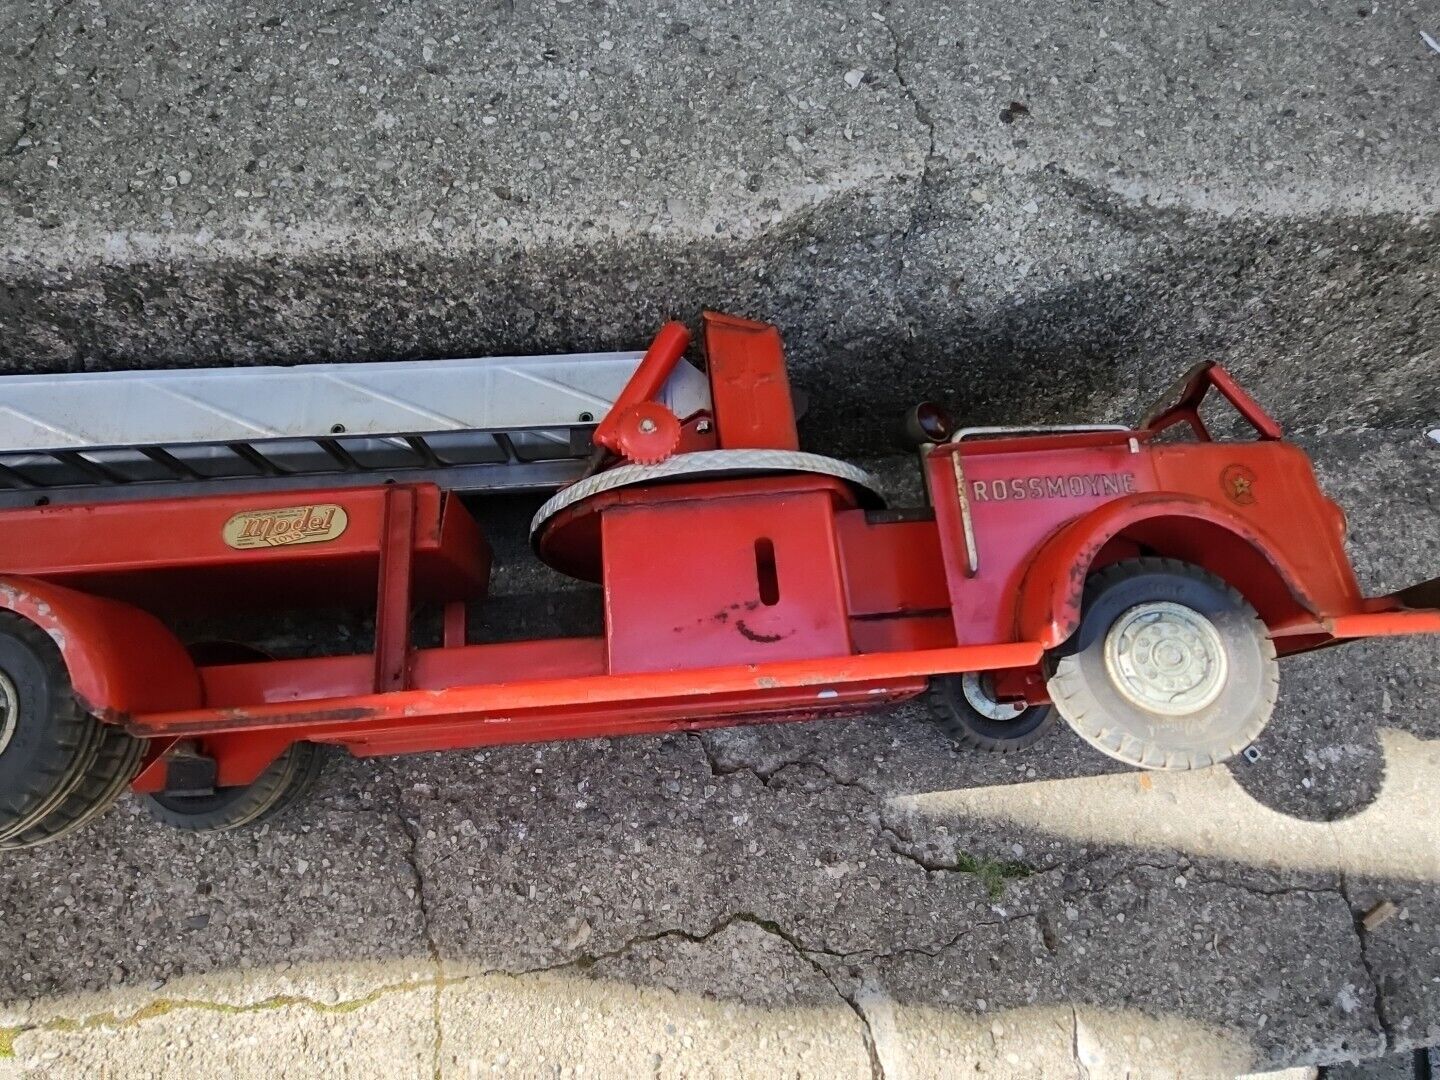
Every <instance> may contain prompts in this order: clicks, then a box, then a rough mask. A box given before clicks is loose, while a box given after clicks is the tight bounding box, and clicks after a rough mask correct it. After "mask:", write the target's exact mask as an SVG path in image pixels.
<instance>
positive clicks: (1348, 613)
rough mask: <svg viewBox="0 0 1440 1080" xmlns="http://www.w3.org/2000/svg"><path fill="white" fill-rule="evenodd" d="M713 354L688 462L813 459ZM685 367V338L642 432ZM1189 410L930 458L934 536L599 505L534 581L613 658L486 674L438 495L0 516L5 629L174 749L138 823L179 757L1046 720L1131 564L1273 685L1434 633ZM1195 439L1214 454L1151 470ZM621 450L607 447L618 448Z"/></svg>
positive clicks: (770, 344)
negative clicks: (307, 631) (197, 653)
mask: <svg viewBox="0 0 1440 1080" xmlns="http://www.w3.org/2000/svg"><path fill="white" fill-rule="evenodd" d="M704 341H705V349H706V354H707V360H708V371H709V375H710V380H711V389H712V401H713V414H711V415H709V416H699V417H684V418H676V420H677V422H680V423H682V424H683V428H684V432H685V434H684V441H683V442H682V443H681V447H680V448H681V450H682V451H686V452H688V451H693V450H707V449H721V450H736V449H757V448H758V449H766V450H776V451H788V450H794V449H796V446H797V443H796V437H795V420H794V413H793V408H792V407H791V403H790V392H789V384H788V381H787V378H786V374H785V367H784V357H783V352H782V349H781V345H780V339H779V335H778V333H777V332H776V330H775V329H774V328H773V327H770V326H766V325H764V324H760V323H752V322H748V321H745V320H741V319H734V318H730V317H727V316H719V315H707V316H706V319H705V337H704ZM683 344H684V341H683V335H682V333H681V331H680V330H678V329H675V328H673V327H672V328H668V329H667V331H666V332H665V334H664V335H662V338H661V339H659V340H658V341H657V346H656V347H655V348H653V349H652V351H651V353H650V354H648V355H647V358H646V361H645V362H644V363H642V365H641V367H640V369H639V370H637V373H636V381H635V383H634V386H635V388H636V389H635V393H633V394H632V393H628V392H627V394H626V395H622V399H623V401H624V402H625V407H626V409H627V410H633V409H634V408H635V407H636V406H638V405H641V404H645V402H646V400H647V399H648V398H649V397H651V396H652V395H653V392H654V391H655V390H656V389H657V388H658V387H659V386H661V385H662V384H663V382H664V377H665V375H666V374H667V373H668V371H669V370H670V368H671V367H673V365H674V363H675V362H677V361H678V359H679V354H680V350H681V349H682V348H683ZM1212 389H1215V390H1218V391H1219V392H1220V393H1221V394H1222V395H1223V396H1224V397H1226V398H1227V399H1228V400H1229V401H1230V402H1231V404H1232V405H1233V406H1234V407H1235V408H1236V409H1237V410H1239V412H1240V413H1241V415H1242V416H1243V417H1244V418H1245V419H1246V420H1247V421H1248V422H1249V423H1250V424H1251V425H1252V426H1253V427H1254V428H1255V431H1256V433H1257V435H1258V436H1259V438H1258V441H1254V442H1239V443H1228V442H1227V443H1217V442H1213V441H1211V439H1210V434H1209V431H1208V430H1207V429H1206V428H1205V426H1204V424H1203V422H1202V421H1201V420H1200V413H1199V408H1200V403H1201V401H1202V400H1203V399H1204V398H1205V396H1206V394H1207V393H1208V392H1209V391H1210V390H1212ZM1173 398H1174V400H1173V401H1172V402H1170V403H1168V404H1167V405H1165V406H1162V407H1161V408H1159V409H1158V410H1156V411H1155V412H1154V413H1153V414H1152V417H1151V418H1150V419H1149V420H1147V422H1145V423H1144V424H1142V425H1141V426H1140V427H1138V428H1135V429H1130V430H1079V429H1070V430H1065V429H1059V430H1053V431H1048V432H1033V431H1012V432H1000V433H998V434H995V433H990V432H980V433H977V434H982V435H986V436H987V437H982V438H969V437H961V438H957V439H955V440H952V441H949V442H945V443H942V444H940V445H936V446H932V447H930V448H928V449H927V450H926V451H925V452H924V454H923V466H924V469H925V471H926V477H927V481H928V489H929V492H930V497H931V502H932V504H933V505H932V507H929V508H922V509H920V510H918V511H913V512H886V513H876V512H873V511H871V510H867V509H865V508H864V507H863V506H862V505H861V503H860V501H859V499H858V497H857V495H856V493H855V492H854V491H853V490H852V489H851V488H850V487H849V486H848V485H847V484H846V483H845V482H843V481H841V480H837V479H833V478H830V477H825V476H818V475H812V474H788V475H767V476H723V477H717V478H712V479H692V480H689V481H687V482H679V483H670V484H665V485H650V486H640V487H631V488H623V489H617V490H614V491H610V492H607V493H605V494H603V495H597V496H593V497H591V498H589V499H586V500H585V501H583V502H581V503H577V504H575V505H574V506H571V507H570V508H568V509H566V510H564V511H562V512H561V513H560V514H558V515H557V516H556V517H555V518H553V519H552V520H551V521H550V522H548V523H547V525H546V532H545V534H544V536H543V537H542V538H541V539H542V542H541V544H540V549H541V551H542V553H545V552H547V551H548V552H550V553H552V554H555V553H565V552H568V553H569V554H570V555H572V556H574V559H575V561H576V562H577V563H585V564H587V565H594V566H596V567H598V568H599V575H598V576H599V580H600V583H601V587H602V589H603V593H604V601H605V614H606V621H605V632H604V634H603V635H602V636H599V637H586V638H569V639H553V640H538V641H522V642H506V643H497V644H476V645H472V644H468V643H467V641H466V629H467V628H466V605H467V603H474V602H477V601H480V600H481V598H482V597H483V596H484V593H485V589H486V585H487V582H488V576H489V552H488V547H487V545H486V542H485V540H484V537H483V535H482V533H481V530H480V527H479V525H477V523H476V522H475V521H474V520H473V519H472V518H471V516H470V514H469V512H468V511H467V510H466V509H465V508H464V507H463V506H462V505H461V504H460V503H459V501H458V500H457V499H454V498H453V497H451V496H450V495H448V494H447V493H445V492H443V491H440V490H439V489H438V488H436V487H434V486H433V485H404V484H395V485H386V486H378V487H375V488H351V489H345V490H317V491H313V492H306V493H303V494H296V493H294V492H286V493H285V494H284V495H283V496H273V495H266V494H263V493H262V494H259V495H256V494H248V495H225V496H210V497H190V498H184V499H155V500H150V501H136V502H119V503H107V504H104V505H94V506H83V505H67V506H53V507H50V506H45V507H36V508H33V509H27V510H12V511H6V512H4V513H3V514H0V568H3V569H4V572H5V575H6V576H5V577H3V578H0V608H7V609H10V610H13V611H16V612H18V613H19V614H21V615H23V616H25V617H27V618H29V619H31V620H32V621H34V622H36V623H38V624H39V625H41V626H42V627H43V628H44V629H46V630H47V631H49V632H50V634H51V635H52V637H53V638H54V639H55V640H56V642H57V643H58V644H59V645H60V648H61V651H62V653H63V655H64V658H65V661H66V664H67V666H68V668H69V670H70V674H71V680H72V683H73V684H74V687H75V690H76V693H77V695H78V696H79V697H80V698H81V699H82V700H83V701H84V702H85V703H86V705H87V706H88V707H89V708H90V709H91V710H92V711H93V712H94V713H95V714H96V715H98V716H100V717H101V718H102V719H104V720H107V721H109V722H112V723H116V724H120V725H123V726H124V727H125V728H126V729H127V730H129V731H130V732H132V733H134V734H136V735H139V736H143V737H146V738H148V739H151V740H153V745H152V752H151V754H150V759H149V760H150V764H149V765H148V767H147V768H146V769H145V770H144V771H143V772H142V773H141V775H140V776H139V778H138V779H137V780H136V782H135V785H134V786H135V788H136V789H137V790H141V791H159V790H162V789H164V787H165V784H166V758H165V754H166V752H167V751H168V750H169V749H170V748H171V747H172V746H174V745H175V744H176V743H177V742H179V741H181V740H184V741H186V742H187V743H190V744H192V745H198V747H199V749H200V750H201V751H202V752H203V753H205V754H206V755H208V756H210V757H212V758H213V759H214V760H215V761H216V767H217V783H218V784H219V785H221V786H231V785H239V784H244V783H247V782H248V781H250V780H251V779H253V778H254V777H255V776H257V775H258V774H259V773H260V771H261V770H263V769H264V767H265V766H266V765H267V764H268V763H269V762H270V761H272V760H274V758H275V756H276V755H277V754H278V753H280V752H281V751H282V750H283V749H284V748H285V747H286V746H287V745H289V744H290V743H292V742H295V741H299V740H308V741H315V742H322V743H331V744H338V745H343V746H346V747H347V748H349V749H350V750H351V751H352V752H354V753H357V754H365V755H368V754H382V753H399V752H409V751H418V750H438V749H451V748H460V747H472V746H479V745H490V744H498V743H511V742H521V741H540V740H548V739H573V738H590V737H596V736H608V735H620V734H633V733H643V732H660V731H670V730H676V729H680V728H696V727H704V726H711V725H718V724H726V723H734V722H738V721H739V720H740V719H741V718H745V719H765V718H771V719H782V718H783V719H790V718H799V717H806V716H815V715H822V714H829V713H834V712H842V711H846V710H854V709H859V708H863V707H865V706H868V705H873V704H878V703H881V702H888V701H896V700H900V699H904V698H907V697H911V696H914V695H916V694H918V693H920V692H921V691H922V690H923V689H924V688H925V686H926V685H927V682H928V680H929V678H930V677H931V676H935V675H942V674H950V673H958V672H966V671H981V672H988V673H992V674H993V675H994V676H995V686H996V689H997V692H999V693H1001V694H1002V696H1008V697H1010V698H1011V699H1013V700H1024V701H1026V702H1029V703H1039V702H1042V701H1044V700H1046V697H1045V686H1044V679H1043V677H1040V667H1041V662H1042V657H1043V655H1044V653H1045V652H1046V650H1048V649H1051V648H1054V647H1055V646H1057V645H1059V644H1060V643H1062V642H1063V641H1064V640H1065V639H1066V638H1067V637H1068V636H1069V634H1070V633H1071V632H1072V631H1073V630H1074V628H1075V626H1076V625H1077V623H1078V619H1079V616H1080V600H1081V590H1082V588H1083V585H1084V581H1085V578H1086V575H1087V574H1088V573H1089V572H1091V571H1092V570H1093V569H1095V568H1097V567H1099V566H1103V565H1105V564H1106V563H1107V562H1110V561H1113V560H1116V559H1124V558H1129V557H1132V556H1134V555H1136V554H1140V553H1159V554H1164V555H1168V556H1171V557H1174V558H1179V559H1183V560H1185V561H1188V562H1193V563H1196V564H1198V565H1200V566H1203V567H1206V568H1207V569H1210V570H1212V571H1213V572H1214V573H1216V574H1218V575H1220V576H1221V577H1223V578H1225V579H1226V580H1228V581H1230V582H1231V584H1233V585H1235V587H1236V588H1238V589H1239V590H1240V591H1241V592H1242V594H1244V595H1245V596H1246V597H1247V599H1249V600H1250V601H1251V603H1252V604H1253V605H1254V606H1255V607H1256V609H1257V610H1258V611H1259V613H1260V615H1261V617H1262V618H1263V619H1264V620H1265V622H1266V624H1267V626H1268V627H1269V629H1270V632H1271V635H1272V637H1273V639H1274V640H1275V643H1276V646H1277V649H1278V650H1279V651H1280V652H1282V653H1291V652H1299V651H1303V650H1306V649H1313V648H1317V647H1321V646H1324V645H1329V644H1333V643H1335V642H1338V641H1341V640H1345V639H1348V638H1353V637H1366V636H1375V635H1384V634H1400V633H1420V632H1440V611H1437V610H1436V605H1437V602H1440V595H1437V593H1440V589H1437V586H1436V583H1435V582H1430V583H1427V584H1425V585H1421V586H1417V587H1415V588H1414V589H1411V590H1406V591H1404V592H1401V593H1397V594H1394V595H1391V596H1386V597H1377V598H1366V597H1364V596H1363V595H1362V594H1361V592H1360V590H1359V587H1358V585H1357V583H1356V581H1355V577H1354V574H1353V571H1352V570H1351V567H1350V564H1349V562H1348V560H1347V558H1346V556H1345V552H1344V542H1343V534H1344V515H1343V513H1342V512H1341V511H1340V509H1339V507H1338V506H1336V505H1335V504H1334V503H1333V502H1331V501H1330V500H1329V499H1327V498H1326V497H1325V496H1324V495H1323V493H1322V492H1321V491H1320V489H1319V487H1318V485H1317V483H1316V481H1315V478H1314V476H1313V473H1312V472H1311V469H1310V465H1309V462H1308V460H1307V459H1306V458H1305V456H1304V454H1303V453H1302V452H1301V451H1300V450H1298V449H1297V448H1295V447H1294V446H1291V445H1289V444H1287V443H1285V442H1284V441H1283V440H1282V439H1281V433H1280V429H1279V427H1278V425H1276V424H1275V422H1274V421H1273V420H1272V419H1270V418H1269V417H1268V416H1267V415H1266V414H1265V413H1264V411H1263V410H1262V409H1260V407H1259V406H1258V405H1257V404H1255V402H1254V401H1253V400H1252V399H1251V398H1250V397H1249V396H1248V395H1246V394H1245V393H1244V391H1243V390H1241V389H1240V388H1239V387H1238V386H1237V385H1236V384H1235V383H1234V381H1233V379H1231V378H1230V377H1229V376H1228V375H1227V374H1226V373H1225V372H1224V371H1223V370H1222V369H1220V368H1218V367H1215V366H1213V365H1202V366H1201V367H1199V368H1197V369H1195V370H1194V371H1192V372H1191V373H1189V374H1188V375H1187V376H1186V378H1185V379H1184V380H1182V382H1181V383H1180V384H1178V386H1177V389H1176V391H1175V394H1174V395H1173ZM644 415H646V416H648V415H652V414H651V413H646V414H644ZM1182 422H1183V423H1187V424H1189V426H1190V427H1191V429H1192V431H1193V432H1194V434H1195V436H1196V439H1197V440H1198V441H1193V442H1184V443H1172V442H1167V441H1163V440H1160V439H1159V438H1158V436H1159V435H1160V434H1161V433H1162V432H1164V431H1166V430H1167V429H1168V428H1170V427H1172V426H1173V425H1175V424H1179V423H1182ZM601 426H602V429H604V433H605V435H606V438H605V439H604V440H602V443H601V445H602V447H604V446H610V447H611V448H612V449H613V448H614V447H616V446H621V445H624V440H622V439H621V438H620V436H619V434H618V433H617V432H616V431H614V430H612V429H613V428H614V426H613V425H612V426H611V427H608V428H607V427H606V426H605V425H604V424H602V425H601ZM612 434H613V435H614V436H615V437H614V438H611V435H612ZM963 434H964V433H962V435H963ZM341 603H345V604H351V605H357V606H358V605H364V606H373V609H374V611H375V613H376V631H375V645H374V648H373V650H372V651H371V652H368V653H360V654H353V655H343V656H326V657H313V658H302V659H285V660H263V659H262V660H257V661H254V662H246V663H233V662H232V663H221V664H216V663H200V664H197V663H195V662H194V661H193V660H192V659H191V657H190V655H189V654H188V653H187V651H186V649H185V648H183V647H182V645H181V643H180V641H179V640H178V639H177V638H176V636H175V635H174V634H173V633H172V631H171V630H170V629H169V628H168V626H167V624H166V622H165V621H164V620H165V619H167V618H169V617H171V616H173V615H177V614H184V613H186V612H193V611H197V610H199V611H210V612H215V611H230V610H238V609H241V608H246V607H248V608H252V609H257V608H258V609H259V610H261V611H266V610H271V609H278V608H281V607H304V606H320V605H332V606H333V605H336V604H341ZM421 604H429V605H436V606H439V607H441V608H442V610H443V613H444V616H443V619H442V627H443V631H442V643H441V644H440V645H439V646H438V647H427V648H416V647H415V646H414V643H413V641H412V637H411V635H412V625H413V621H412V616H413V612H414V609H415V608H416V607H417V606H418V605H421Z"/></svg>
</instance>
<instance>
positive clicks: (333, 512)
mask: <svg viewBox="0 0 1440 1080" xmlns="http://www.w3.org/2000/svg"><path fill="white" fill-rule="evenodd" d="M348 524H350V519H349V517H348V516H347V515H346V513H345V508H344V507H343V506H337V505H336V504H335V503H311V504H310V505H308V506H282V507H281V508H280V509H278V510H246V511H244V512H243V513H239V514H236V515H235V516H234V517H232V518H231V519H230V520H229V521H227V522H225V527H224V529H223V530H222V532H221V535H222V536H224V538H225V543H227V544H229V545H230V546H231V547H232V548H235V549H237V550H239V551H246V550H248V549H250V548H271V547H284V546H286V545H289V544H323V543H324V542H325V541H327V540H334V539H335V538H336V537H338V536H339V535H340V534H341V533H343V532H344V531H345V526H347V525H348Z"/></svg>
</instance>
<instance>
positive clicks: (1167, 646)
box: [1105, 601, 1229, 716]
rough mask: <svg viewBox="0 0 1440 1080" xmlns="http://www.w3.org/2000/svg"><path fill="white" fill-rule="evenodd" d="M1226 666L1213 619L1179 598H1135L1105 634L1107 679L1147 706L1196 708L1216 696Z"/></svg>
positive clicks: (1179, 711)
mask: <svg viewBox="0 0 1440 1080" xmlns="http://www.w3.org/2000/svg"><path fill="white" fill-rule="evenodd" d="M1228 668H1229V664H1228V661H1227V660H1226V658H1225V644H1224V642H1223V641H1221V639H1220V632H1219V631H1218V630H1216V629H1215V624H1214V623H1212V622H1211V621H1210V620H1209V619H1207V618H1206V617H1205V616H1204V615H1201V614H1200V613H1199V612H1198V611H1196V610H1195V609H1194V608H1188V607H1185V606H1184V605H1183V604H1172V603H1169V602H1165V601H1155V602H1152V603H1148V604H1137V605H1136V606H1135V607H1132V608H1130V609H1129V610H1128V611H1126V612H1124V613H1123V614H1122V615H1121V616H1120V617H1119V618H1118V619H1116V620H1115V622H1114V624H1113V625H1112V626H1111V627H1110V631H1109V633H1107V634H1106V635H1105V669H1106V671H1107V672H1108V673H1109V675H1110V681H1111V682H1112V683H1113V684H1114V685H1115V689H1116V690H1118V691H1119V692H1120V694H1121V695H1122V696H1123V697H1125V698H1126V699H1127V700H1128V701H1130V702H1131V703H1132V704H1134V705H1138V706H1139V707H1140V708H1142V709H1148V710H1149V711H1150V712H1156V713H1161V714H1163V715H1165V716H1188V715H1190V714H1191V713H1195V712H1199V711H1200V710H1201V709H1203V708H1205V707H1206V706H1207V705H1210V704H1212V703H1213V702H1214V701H1215V699H1216V698H1218V697H1219V696H1220V691H1221V690H1223V689H1224V687H1225V676H1226V674H1227V672H1228Z"/></svg>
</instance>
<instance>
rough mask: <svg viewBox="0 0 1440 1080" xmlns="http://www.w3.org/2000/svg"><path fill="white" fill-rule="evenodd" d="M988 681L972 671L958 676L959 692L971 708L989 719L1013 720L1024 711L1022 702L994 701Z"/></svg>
mask: <svg viewBox="0 0 1440 1080" xmlns="http://www.w3.org/2000/svg"><path fill="white" fill-rule="evenodd" d="M988 682H989V680H987V679H986V678H985V677H984V676H983V675H980V674H978V673H976V672H973V671H972V672H968V673H967V674H964V675H961V676H960V692H961V693H962V694H964V695H965V700H966V701H967V702H969V703H970V707H971V708H972V709H974V710H975V711H976V712H978V713H979V714H980V715H981V716H987V717H989V718H990V719H991V720H1014V719H1016V718H1017V717H1018V716H1019V715H1020V714H1021V713H1023V712H1024V711H1025V704H1024V702H1014V701H996V700H995V697H994V695H993V694H991V692H990V687H989V685H988Z"/></svg>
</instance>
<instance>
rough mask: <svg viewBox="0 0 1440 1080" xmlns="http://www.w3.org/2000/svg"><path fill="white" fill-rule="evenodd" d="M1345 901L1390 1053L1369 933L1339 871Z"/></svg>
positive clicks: (1382, 995) (1390, 1034)
mask: <svg viewBox="0 0 1440 1080" xmlns="http://www.w3.org/2000/svg"><path fill="white" fill-rule="evenodd" d="M1336 891H1337V892H1338V893H1339V894H1340V897H1341V898H1342V899H1343V900H1344V901H1345V906H1346V908H1347V909H1348V910H1349V912H1350V919H1351V923H1352V925H1353V926H1354V928H1355V938H1356V940H1357V941H1358V942H1359V943H1360V963H1361V964H1362V965H1363V966H1364V968H1365V974H1366V975H1367V976H1368V977H1369V979H1370V986H1371V988H1372V991H1373V993H1372V998H1371V1001H1372V1008H1373V1009H1374V1010H1375V1021H1376V1023H1378V1024H1379V1025H1380V1034H1381V1035H1383V1036H1384V1038H1385V1052H1386V1053H1390V1052H1392V1051H1393V1050H1394V1049H1395V1041H1396V1040H1395V1031H1394V1029H1393V1028H1392V1027H1391V1025H1390V1018H1389V1016H1388V1015H1387V1007H1386V1004H1385V991H1384V988H1383V987H1382V986H1381V984H1380V976H1379V975H1377V974H1376V972H1375V966H1374V964H1373V962H1372V961H1371V959H1370V947H1369V936H1370V931H1368V930H1366V929H1365V923H1364V921H1363V920H1362V918H1361V917H1360V916H1359V915H1357V914H1356V912H1357V910H1358V909H1357V908H1356V905H1355V903H1354V901H1352V900H1351V899H1350V882H1349V879H1348V878H1347V877H1346V876H1345V872H1344V871H1343V870H1342V871H1340V886H1339V888H1338V889H1337V890H1336Z"/></svg>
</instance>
